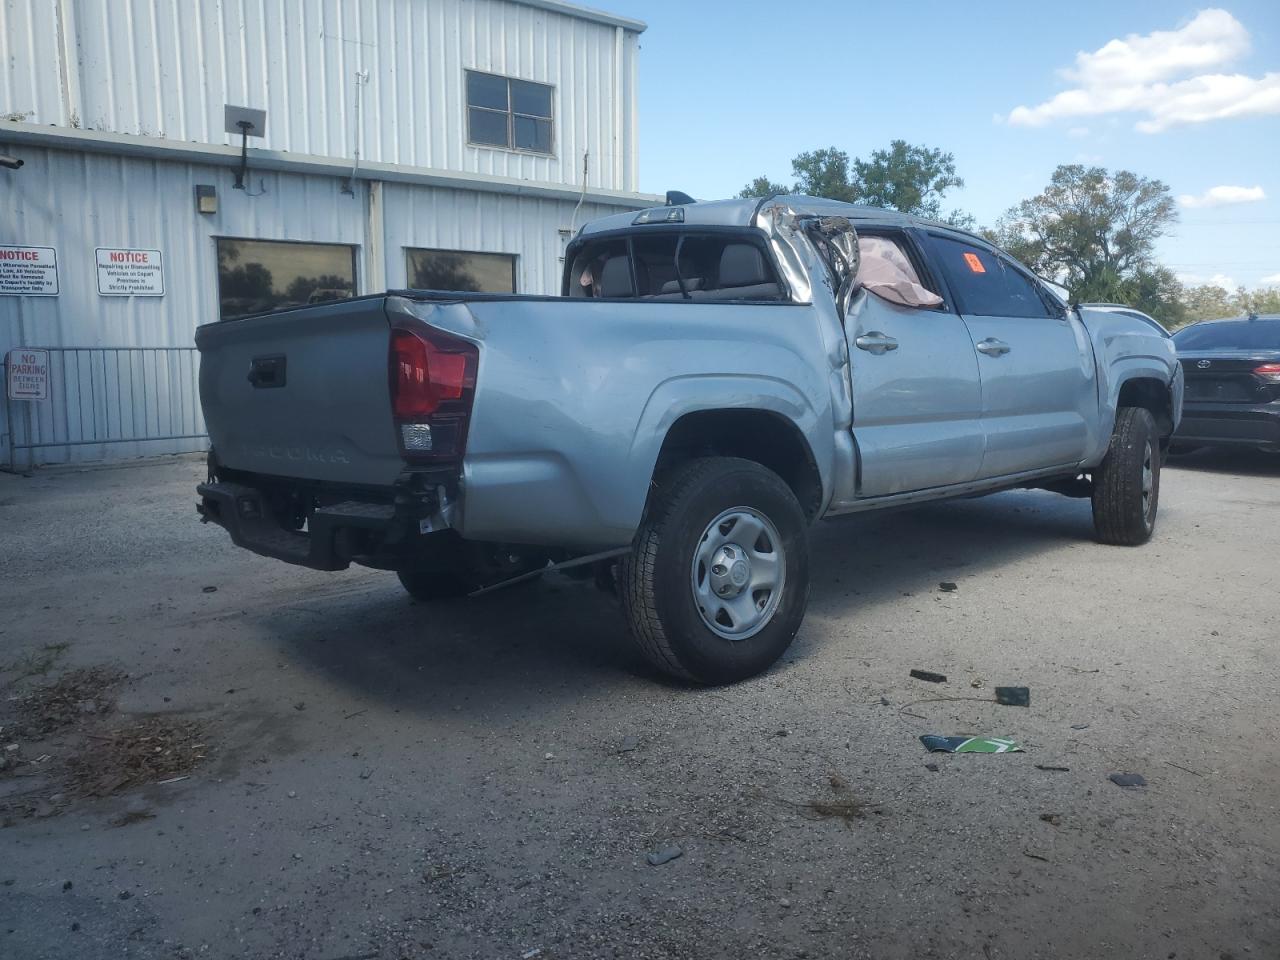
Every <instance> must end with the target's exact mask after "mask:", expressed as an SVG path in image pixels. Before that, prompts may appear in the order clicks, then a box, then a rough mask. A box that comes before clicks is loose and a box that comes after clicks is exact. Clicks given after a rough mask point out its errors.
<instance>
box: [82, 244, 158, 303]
mask: <svg viewBox="0 0 1280 960" xmlns="http://www.w3.org/2000/svg"><path fill="white" fill-rule="evenodd" d="M98 293H100V294H102V295H103V296H106V297H163V296H164V264H163V261H162V259H161V256H160V251H159V250H116V249H113V248H111V247H98Z"/></svg>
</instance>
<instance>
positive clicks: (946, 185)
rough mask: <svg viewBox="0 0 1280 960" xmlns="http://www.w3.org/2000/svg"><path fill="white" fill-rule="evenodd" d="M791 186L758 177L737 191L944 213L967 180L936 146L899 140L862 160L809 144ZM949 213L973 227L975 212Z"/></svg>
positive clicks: (797, 162)
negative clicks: (950, 194) (947, 199)
mask: <svg viewBox="0 0 1280 960" xmlns="http://www.w3.org/2000/svg"><path fill="white" fill-rule="evenodd" d="M791 172H792V175H793V176H794V177H795V181H794V183H793V184H792V186H791V187H785V186H783V185H781V184H777V183H774V182H773V181H772V180H770V179H769V178H768V177H756V178H755V179H754V180H753V181H751V183H749V184H747V186H746V187H744V188H743V190H742V192H741V193H739V194H738V196H740V197H765V196H768V195H769V194H771V193H801V194H807V195H808V196H811V197H825V198H827V199H829V200H842V201H844V202H846V203H865V204H869V205H871V206H876V207H887V208H888V209H890V210H900V211H902V212H903V213H913V214H918V215H920V216H924V217H930V218H933V219H935V220H936V219H940V218H941V216H942V214H941V210H942V199H943V196H944V195H945V194H946V192H947V191H948V190H951V189H952V188H957V187H963V186H964V180H962V179H961V178H960V177H959V176H957V175H956V164H955V157H954V155H952V154H950V153H944V152H943V151H942V150H938V149H935V148H932V147H924V146H917V145H915V144H910V143H907V142H906V141H905V140H894V141H893V142H892V143H890V144H889V148H888V149H887V150H876V151H873V152H872V154H871V156H870V157H869V158H868V159H866V160H862V159H859V158H857V157H855V158H854V159H853V160H852V161H850V159H849V154H847V153H846V152H845V151H843V150H840V149H838V148H836V147H826V148H824V149H821V150H808V151H806V152H804V153H801V154H799V155H797V156H796V157H795V159H793V160H792V161H791ZM949 219H950V221H951V222H952V223H956V224H957V225H959V226H965V227H968V226H970V225H971V224H972V223H973V218H972V217H970V216H968V215H967V214H965V213H962V212H960V211H958V210H957V211H953V212H952V213H951V214H950V216H949Z"/></svg>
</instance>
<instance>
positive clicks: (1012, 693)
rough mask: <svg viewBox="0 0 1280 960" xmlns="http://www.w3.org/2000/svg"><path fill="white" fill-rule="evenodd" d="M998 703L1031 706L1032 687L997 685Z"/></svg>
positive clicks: (1007, 705) (1012, 705)
mask: <svg viewBox="0 0 1280 960" xmlns="http://www.w3.org/2000/svg"><path fill="white" fill-rule="evenodd" d="M996 703H998V704H1001V705H1002V706H1005V707H1029V706H1031V688H1030V687H996Z"/></svg>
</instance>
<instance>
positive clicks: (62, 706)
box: [18, 667, 125, 739]
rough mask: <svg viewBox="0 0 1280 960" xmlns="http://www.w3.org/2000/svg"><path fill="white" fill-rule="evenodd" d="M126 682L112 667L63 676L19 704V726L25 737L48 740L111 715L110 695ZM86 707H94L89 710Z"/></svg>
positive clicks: (30, 694)
mask: <svg viewBox="0 0 1280 960" xmlns="http://www.w3.org/2000/svg"><path fill="white" fill-rule="evenodd" d="M124 678H125V675H124V673H122V672H121V671H119V670H115V669H113V668H110V667H82V668H80V669H77V670H71V671H68V672H67V673H65V674H63V675H62V676H61V677H59V678H58V679H57V680H55V681H54V682H53V683H50V684H46V685H45V686H43V687H40V688H38V689H36V690H34V691H32V692H31V693H29V694H27V695H26V696H24V697H21V698H19V700H18V713H19V723H18V726H19V728H20V729H21V731H22V733H23V735H24V736H26V737H29V738H31V739H39V738H42V737H46V736H48V735H49V734H51V733H54V732H56V731H58V730H61V729H62V728H63V727H69V726H71V725H72V724H74V723H76V722H77V721H78V720H80V719H81V718H82V717H84V716H86V715H90V714H100V713H108V712H110V710H111V709H112V708H113V706H114V703H113V701H112V700H111V699H110V698H109V697H108V696H107V693H108V691H109V690H110V689H111V688H112V687H114V686H116V685H117V684H118V683H120V681H122V680H123V679H124ZM82 704H85V705H88V704H92V709H91V710H90V709H87V708H86V707H85V706H81V705H82Z"/></svg>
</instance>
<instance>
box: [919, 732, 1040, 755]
mask: <svg viewBox="0 0 1280 960" xmlns="http://www.w3.org/2000/svg"><path fill="white" fill-rule="evenodd" d="M920 742H921V743H923V744H924V746H925V749H926V750H929V751H930V752H933V753H1022V752H1023V750H1022V748H1021V747H1020V746H1018V745H1017V744H1016V743H1015V742H1014V741H1012V740H1010V739H1008V738H1007V737H943V736H939V735H937V734H932V733H926V734H923V735H921V737H920Z"/></svg>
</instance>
